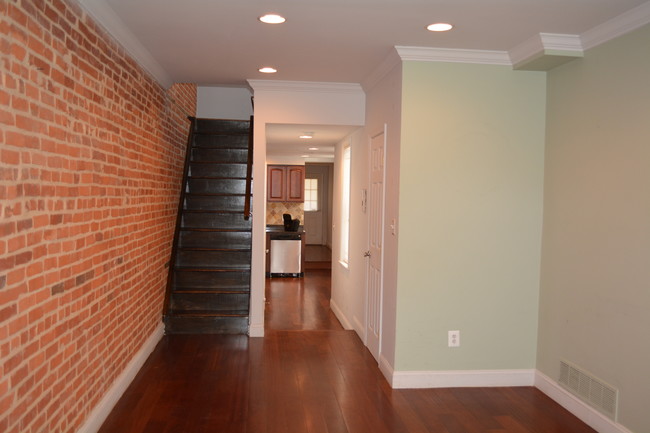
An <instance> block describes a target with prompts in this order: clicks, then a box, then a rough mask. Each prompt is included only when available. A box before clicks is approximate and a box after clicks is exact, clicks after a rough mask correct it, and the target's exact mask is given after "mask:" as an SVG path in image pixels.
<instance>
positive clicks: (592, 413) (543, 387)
mask: <svg viewBox="0 0 650 433" xmlns="http://www.w3.org/2000/svg"><path fill="white" fill-rule="evenodd" d="M535 387H536V388H537V389H539V390H540V391H542V392H543V393H544V394H546V395H548V396H549V397H550V398H551V399H553V400H555V402H556V403H558V404H559V405H560V406H562V407H563V408H565V409H566V410H568V411H569V412H571V413H572V414H573V415H575V416H576V417H578V418H579V419H580V420H581V421H582V422H584V423H585V424H587V425H588V426H589V427H591V428H593V429H594V430H596V431H597V432H598V433H632V432H631V431H630V430H628V429H626V428H625V427H623V426H622V425H621V424H619V423H617V422H615V421H612V420H611V419H609V418H607V417H606V416H605V415H603V414H601V413H600V412H598V411H597V410H595V409H594V408H592V407H591V406H589V405H587V404H586V403H585V402H583V401H582V400H580V399H579V398H577V397H576V396H574V395H573V394H571V393H570V392H568V391H567V390H565V389H564V388H562V387H561V386H560V385H559V384H558V383H557V382H556V381H554V380H552V379H551V378H550V377H548V376H546V375H545V374H544V373H542V372H540V371H539V370H537V371H536V372H535Z"/></svg>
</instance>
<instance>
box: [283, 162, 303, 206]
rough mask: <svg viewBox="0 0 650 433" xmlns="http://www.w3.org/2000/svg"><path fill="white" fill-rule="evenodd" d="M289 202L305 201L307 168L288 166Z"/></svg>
mask: <svg viewBox="0 0 650 433" xmlns="http://www.w3.org/2000/svg"><path fill="white" fill-rule="evenodd" d="M287 201H305V166H304V165H288V166H287Z"/></svg>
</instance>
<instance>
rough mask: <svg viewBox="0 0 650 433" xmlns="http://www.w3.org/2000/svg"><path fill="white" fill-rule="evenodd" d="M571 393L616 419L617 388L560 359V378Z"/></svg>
mask: <svg viewBox="0 0 650 433" xmlns="http://www.w3.org/2000/svg"><path fill="white" fill-rule="evenodd" d="M559 383H560V384H561V385H563V386H564V387H565V388H566V389H567V390H569V391H570V392H571V393H572V394H574V395H576V396H577V397H578V398H580V399H581V400H583V401H584V402H585V403H587V404H588V405H590V406H591V407H593V408H594V409H596V410H598V411H599V412H601V413H602V414H604V415H606V416H607V417H609V418H611V419H612V420H614V421H616V411H617V407H618V390H617V389H616V388H613V387H612V386H610V385H608V384H606V383H605V382H603V381H602V380H600V379H597V378H595V377H594V376H592V375H590V374H589V373H586V372H585V371H583V370H581V369H579V368H578V367H576V366H575V365H572V364H570V363H568V362H566V361H560V380H559Z"/></svg>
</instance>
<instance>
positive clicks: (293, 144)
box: [266, 123, 359, 162]
mask: <svg viewBox="0 0 650 433" xmlns="http://www.w3.org/2000/svg"><path fill="white" fill-rule="evenodd" d="M356 129H359V127H358V126H341V125H294V124H291V125H288V124H277V123H274V124H269V125H266V146H267V155H269V156H274V157H280V158H282V157H295V156H299V157H301V158H304V160H305V161H307V162H330V161H333V160H334V146H335V145H336V144H337V143H339V142H340V141H341V140H343V139H344V138H345V137H346V136H348V135H350V134H351V133H352V132H354V131H355V130H356ZM304 134H309V135H311V136H312V137H313V138H311V139H303V138H300V135H304Z"/></svg>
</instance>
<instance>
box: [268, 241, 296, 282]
mask: <svg viewBox="0 0 650 433" xmlns="http://www.w3.org/2000/svg"><path fill="white" fill-rule="evenodd" d="M301 244H302V233H291V232H289V233H288V232H282V233H274V234H272V235H271V267H270V274H271V276H272V277H281V276H282V277H285V276H291V277H300V276H302V273H303V270H302V269H301V261H302V257H301V246H302V245H301Z"/></svg>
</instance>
